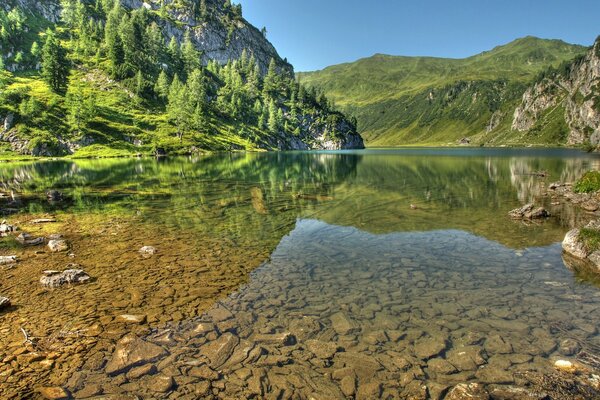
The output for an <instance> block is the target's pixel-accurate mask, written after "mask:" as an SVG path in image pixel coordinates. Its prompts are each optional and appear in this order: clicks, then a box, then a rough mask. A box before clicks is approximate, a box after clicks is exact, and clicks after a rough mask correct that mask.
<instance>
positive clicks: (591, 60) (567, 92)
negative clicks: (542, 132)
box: [512, 37, 600, 146]
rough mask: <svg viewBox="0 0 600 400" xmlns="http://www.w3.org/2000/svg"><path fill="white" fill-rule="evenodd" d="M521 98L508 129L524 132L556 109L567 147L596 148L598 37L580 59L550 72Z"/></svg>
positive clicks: (599, 137) (599, 125)
mask: <svg viewBox="0 0 600 400" xmlns="http://www.w3.org/2000/svg"><path fill="white" fill-rule="evenodd" d="M545 75H546V76H543V77H542V78H541V79H540V80H539V82H537V83H535V84H534V85H533V86H531V87H530V88H528V89H527V90H526V91H525V93H524V94H523V99H522V101H521V104H520V105H519V106H518V107H517V109H516V110H515V112H514V115H513V122H512V129H514V130H517V131H520V132H527V131H530V130H531V129H533V128H534V127H535V126H536V124H538V123H539V121H540V118H541V117H542V115H544V114H545V113H547V112H548V111H550V110H552V109H555V108H559V109H561V110H564V113H563V118H564V120H565V122H566V124H567V126H568V128H569V133H568V137H567V143H568V144H571V145H579V144H585V143H590V144H591V145H593V146H598V145H600V37H599V38H598V39H597V40H596V43H595V44H594V46H593V47H592V48H591V49H590V50H589V51H588V52H587V53H586V54H585V55H584V56H582V57H579V58H577V59H576V60H574V61H573V62H571V63H569V64H566V65H564V66H563V67H562V68H560V69H559V70H558V71H550V72H549V73H547V74H545Z"/></svg>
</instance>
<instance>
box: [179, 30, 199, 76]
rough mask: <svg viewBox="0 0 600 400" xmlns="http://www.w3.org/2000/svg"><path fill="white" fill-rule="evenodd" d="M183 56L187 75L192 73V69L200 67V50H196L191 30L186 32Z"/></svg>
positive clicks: (182, 46)
mask: <svg viewBox="0 0 600 400" xmlns="http://www.w3.org/2000/svg"><path fill="white" fill-rule="evenodd" d="M181 58H182V59H183V64H184V66H185V73H186V75H190V74H191V73H192V71H194V70H195V69H197V68H199V67H200V52H198V50H196V46H194V43H193V42H192V38H191V36H190V32H189V31H187V32H186V33H185V37H184V39H183V43H182V44H181Z"/></svg>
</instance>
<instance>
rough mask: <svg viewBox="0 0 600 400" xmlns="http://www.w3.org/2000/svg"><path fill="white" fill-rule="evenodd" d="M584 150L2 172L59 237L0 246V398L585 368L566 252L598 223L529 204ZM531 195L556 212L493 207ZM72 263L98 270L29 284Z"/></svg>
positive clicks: (111, 164) (568, 176) (26, 208)
mask: <svg viewBox="0 0 600 400" xmlns="http://www.w3.org/2000/svg"><path fill="white" fill-rule="evenodd" d="M599 161H600V159H599V158H597V157H595V156H591V155H587V154H583V153H579V152H577V151H567V150H536V149H528V150H509V149H447V150H441V149H407V150H367V151H358V152H334V153H277V154H233V155H214V156H205V157H193V158H180V159H177V158H176V159H164V160H150V159H141V160H129V159H128V160H86V161H54V162H40V163H26V164H5V165H0V178H1V180H2V186H3V189H2V190H3V191H4V192H5V193H7V194H9V193H10V192H11V191H12V192H13V194H14V195H15V197H16V199H15V200H14V201H13V200H12V199H11V197H10V196H8V197H7V198H5V199H3V200H0V201H3V203H2V204H1V208H2V210H3V211H4V212H5V213H6V214H7V215H8V216H7V217H6V218H7V219H8V221H9V222H10V223H14V224H17V225H18V226H19V227H20V229H21V230H23V231H26V232H29V233H31V234H32V235H34V236H44V237H47V236H48V235H50V234H52V233H60V234H62V235H64V237H65V238H66V239H67V240H68V242H69V244H70V246H71V248H70V250H69V251H68V252H65V253H58V254H55V253H50V252H49V251H48V250H47V249H46V248H45V247H42V246H39V247H30V248H22V247H20V246H19V245H17V244H15V243H14V241H11V238H10V237H9V238H4V239H2V242H0V243H1V244H2V245H1V247H0V255H18V256H19V259H20V261H19V262H18V263H17V264H16V265H14V266H3V267H2V269H0V296H5V297H9V298H10V299H11V301H12V304H13V306H12V307H11V308H9V309H7V310H5V311H3V312H2V313H1V314H0V321H1V324H0V359H1V363H0V397H2V398H37V397H39V396H40V394H39V390H40V387H61V388H62V389H63V390H65V392H66V393H67V394H68V395H70V396H72V397H74V398H99V397H98V396H105V397H102V398H106V397H107V396H108V398H111V397H110V396H113V397H112V398H129V397H131V398H135V397H134V396H138V397H139V398H148V399H151V398H170V399H179V398H189V399H195V398H213V397H214V398H236V399H241V398H282V399H283V398H298V399H304V398H315V399H337V398H340V399H343V398H364V399H370V398H416V399H418V398H423V399H427V398H433V399H443V398H444V397H445V396H446V394H447V393H448V392H449V391H450V390H451V388H452V387H454V386H455V385H457V384H460V383H471V382H476V383H479V384H480V385H481V386H482V387H483V388H485V389H486V390H487V391H488V392H493V393H496V394H498V393H501V391H502V390H504V391H507V390H509V391H510V390H513V391H514V390H517V388H527V387H529V386H530V383H531V382H528V381H527V379H525V378H523V375H522V374H523V373H525V372H535V373H539V374H542V375H543V374H550V373H552V371H553V362H554V361H555V360H556V359H558V358H561V359H568V360H572V361H573V362H578V363H583V364H584V365H588V367H590V368H593V367H597V364H595V363H597V362H598V360H600V358H599V355H600V335H599V332H598V328H599V326H598V325H599V322H598V321H599V317H600V312H599V311H598V309H599V308H598V306H599V305H600V290H599V289H598V288H599V285H598V281H597V279H596V278H594V277H589V276H584V275H580V274H574V273H573V272H572V271H570V270H569V269H567V268H566V267H565V264H564V262H563V260H562V257H561V247H560V241H561V240H562V238H563V237H564V234H565V233H566V231H567V230H568V229H569V227H570V226H572V225H573V224H576V223H578V222H580V221H583V220H584V219H586V218H590V217H593V216H590V215H582V214H580V213H578V212H576V211H575V210H574V209H573V208H572V207H570V206H569V205H566V204H561V203H552V204H551V203H550V200H548V199H547V198H546V197H544V196H543V194H544V192H545V190H546V187H547V185H548V184H549V183H551V182H555V181H563V182H571V181H574V180H575V179H576V178H577V177H579V176H580V175H581V174H582V173H583V172H585V171H587V170H588V169H590V168H598V167H600V162H599ZM541 171H543V172H545V173H546V174H547V175H548V176H547V177H545V178H544V177H540V176H539V172H541ZM49 189H56V190H59V191H61V192H62V193H64V195H65V199H64V200H63V201H60V202H54V203H53V202H49V201H48V200H47V199H46V196H45V194H44V193H45V192H46V191H47V190H49ZM526 202H535V203H537V204H543V205H545V206H546V207H547V208H548V209H549V210H550V211H551V212H552V214H553V215H554V216H553V217H552V218H550V219H549V220H547V221H545V222H542V223H535V224H530V223H527V224H526V223H523V222H521V221H518V222H517V221H513V220H510V219H509V218H508V217H507V213H508V211H509V210H511V209H513V208H516V207H518V206H520V205H522V204H524V203H526ZM48 216H52V217H55V218H56V220H57V222H56V223H50V224H42V225H40V224H33V223H32V220H33V219H35V218H39V217H48ZM145 245H151V246H154V247H155V248H156V249H157V252H156V254H154V255H152V256H149V257H145V256H142V255H140V254H139V252H138V250H139V249H140V247H142V246H145ZM71 264H77V265H78V268H83V269H84V270H85V271H86V272H87V273H89V274H90V275H91V276H92V278H93V279H92V281H91V282H89V283H87V284H84V285H79V286H68V287H61V288H57V289H52V290H50V289H45V288H42V287H41V286H40V284H39V278H40V276H41V273H42V271H44V270H48V269H55V270H64V269H65V268H67V266H68V265H71ZM71 267H72V265H71ZM23 332H25V333H26V334H27V336H28V338H29V339H31V340H30V342H29V343H23V341H24V339H25V338H24V333H23ZM586 363H587V364H586ZM519 393H521V392H519ZM515 398H518V397H515Z"/></svg>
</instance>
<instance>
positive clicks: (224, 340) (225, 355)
mask: <svg viewBox="0 0 600 400" xmlns="http://www.w3.org/2000/svg"><path fill="white" fill-rule="evenodd" d="M239 342H240V339H239V338H238V337H237V336H235V335H233V334H231V333H229V332H227V333H225V334H224V335H221V336H220V337H219V338H218V339H217V340H214V341H212V342H209V343H207V344H205V345H204V346H202V347H201V348H200V354H201V355H203V356H205V357H206V358H208V359H209V360H210V367H211V368H212V369H218V368H219V367H220V366H222V365H223V364H225V362H226V361H227V360H228V359H229V357H231V354H232V353H233V350H234V349H235V347H236V346H237V345H238V344H239Z"/></svg>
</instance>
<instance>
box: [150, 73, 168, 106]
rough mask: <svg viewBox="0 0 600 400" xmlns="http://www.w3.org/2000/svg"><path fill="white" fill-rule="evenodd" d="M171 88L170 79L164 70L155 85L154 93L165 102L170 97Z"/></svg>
mask: <svg viewBox="0 0 600 400" xmlns="http://www.w3.org/2000/svg"><path fill="white" fill-rule="evenodd" d="M169 86H170V85H169V77H168V76H167V74H166V72H165V71H164V70H161V71H160V74H159V75H158V79H157V80H156V85H154V93H156V95H157V96H158V98H159V99H160V100H162V101H165V100H166V99H167V97H168V96H169Z"/></svg>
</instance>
